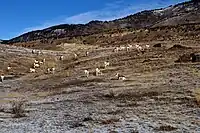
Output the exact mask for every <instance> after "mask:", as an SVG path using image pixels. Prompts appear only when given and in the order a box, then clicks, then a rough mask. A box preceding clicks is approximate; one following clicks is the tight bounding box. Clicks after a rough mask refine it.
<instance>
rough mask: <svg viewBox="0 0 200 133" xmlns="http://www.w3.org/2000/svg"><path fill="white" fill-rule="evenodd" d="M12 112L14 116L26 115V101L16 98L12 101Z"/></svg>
mask: <svg viewBox="0 0 200 133" xmlns="http://www.w3.org/2000/svg"><path fill="white" fill-rule="evenodd" d="M11 113H12V114H14V116H13V117H14V118H20V117H25V116H26V114H25V101H22V100H19V101H18V100H15V101H12V102H11Z"/></svg>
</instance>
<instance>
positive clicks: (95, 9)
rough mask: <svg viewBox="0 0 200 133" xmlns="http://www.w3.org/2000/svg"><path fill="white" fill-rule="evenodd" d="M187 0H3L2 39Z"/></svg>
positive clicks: (121, 15) (111, 17) (117, 16)
mask: <svg viewBox="0 0 200 133" xmlns="http://www.w3.org/2000/svg"><path fill="white" fill-rule="evenodd" d="M183 1H186V0H2V1H1V3H0V4H1V12H0V16H1V20H0V39H10V38H13V37H16V36H18V35H20V34H22V33H25V32H28V31H32V30H37V29H43V28H46V27H49V26H52V25H56V24H62V23H69V24H71V23H75V24H77V23H87V22H89V21H91V20H113V19H116V18H120V17H124V16H127V15H130V14H134V13H136V12H138V11H142V10H146V9H147V10H149V9H155V8H161V7H167V6H169V5H172V4H176V3H180V2H183Z"/></svg>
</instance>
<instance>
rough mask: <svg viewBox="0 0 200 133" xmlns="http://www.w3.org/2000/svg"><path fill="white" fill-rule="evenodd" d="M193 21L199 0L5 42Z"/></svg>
mask: <svg viewBox="0 0 200 133" xmlns="http://www.w3.org/2000/svg"><path fill="white" fill-rule="evenodd" d="M190 23H200V2H199V1H198V0H192V1H189V2H184V3H180V4H177V5H174V6H169V7H167V8H162V9H155V10H149V11H142V12H139V13H136V14H133V15H130V16H127V17H124V18H121V19H117V20H114V21H109V22H107V21H105V22H103V21H91V22H89V23H88V24H77V25H75V24H72V25H69V24H62V25H57V26H53V27H49V28H47V29H44V30H38V31H32V32H28V33H25V34H23V35H21V36H19V37H16V38H13V39H11V40H8V41H6V43H16V42H26V41H33V40H40V39H57V38H64V37H76V36H87V35H91V34H95V33H102V32H105V31H107V30H113V29H121V28H136V29H139V28H150V27H158V26H167V25H178V24H190ZM4 42H5V41H4Z"/></svg>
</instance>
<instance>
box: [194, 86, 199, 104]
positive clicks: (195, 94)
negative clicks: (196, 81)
mask: <svg viewBox="0 0 200 133" xmlns="http://www.w3.org/2000/svg"><path fill="white" fill-rule="evenodd" d="M194 96H195V99H196V102H197V104H198V105H199V106H200V88H197V89H195V90H194Z"/></svg>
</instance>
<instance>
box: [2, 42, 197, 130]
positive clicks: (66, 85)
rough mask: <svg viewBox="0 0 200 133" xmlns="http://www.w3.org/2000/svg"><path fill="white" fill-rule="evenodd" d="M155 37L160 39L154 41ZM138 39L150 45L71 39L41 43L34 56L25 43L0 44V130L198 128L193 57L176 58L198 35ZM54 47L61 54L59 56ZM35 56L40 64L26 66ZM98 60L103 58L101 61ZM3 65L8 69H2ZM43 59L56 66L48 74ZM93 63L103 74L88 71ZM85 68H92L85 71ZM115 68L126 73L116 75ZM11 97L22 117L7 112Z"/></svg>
mask: <svg viewBox="0 0 200 133" xmlns="http://www.w3.org/2000/svg"><path fill="white" fill-rule="evenodd" d="M158 43H160V44H162V46H161V47H153V46H154V45H155V44H158ZM145 44H150V49H149V50H146V51H145V52H144V53H140V52H138V51H137V50H135V49H132V50H130V51H128V52H126V51H120V52H118V53H115V52H113V48H114V47H113V46H110V47H107V48H105V47H104V48H102V47H99V46H87V45H78V44H73V48H72V46H70V45H66V46H63V47H64V49H65V51H50V50H44V51H43V54H42V55H40V56H37V55H35V54H32V53H31V51H32V50H31V49H25V48H20V47H14V46H5V45H0V50H1V52H0V63H1V65H0V66H1V67H0V69H1V70H2V71H1V73H4V74H5V81H4V82H3V83H0V105H1V110H0V129H1V130H0V132H4V133H10V132H15V133H21V132H22V133H23V132H30V133H39V132H49V133H50V132H51V133H52V132H57V133H66V132H77V133H80V132H87V133H89V132H91V133H92V132H95V133H104V132H105V133H107V132H108V133H115V132H116V133H117V132H125V133H137V132H139V133H148V132H150V133H152V132H156V133H157V132H174V133H177V132H195V133H197V132H200V109H199V106H198V104H197V102H196V99H195V93H194V90H195V89H198V88H200V82H199V81H200V64H199V63H192V62H177V63H175V61H176V60H178V58H179V57H180V56H181V55H183V54H190V53H192V52H200V47H199V43H198V41H192V40H187V41H186V40H184V41H160V42H156V41H152V42H147V43H141V44H140V45H142V46H144V45H145ZM175 44H179V45H181V46H185V47H184V48H176V47H173V46H174V45H175ZM189 47H191V48H189ZM86 50H88V51H89V52H90V53H89V55H88V57H86V56H85V51H86ZM73 53H77V54H78V59H77V60H76V59H74V56H73ZM59 55H64V60H63V61H60V60H58V59H59ZM42 58H46V62H45V64H43V65H42V66H41V67H40V68H38V69H36V71H37V72H36V73H29V72H28V71H29V68H30V67H31V65H32V64H33V61H34V59H42ZM104 61H109V62H110V66H109V67H108V68H106V69H104V68H103V63H104ZM7 65H10V66H11V67H12V70H11V71H6V67H7ZM48 67H55V68H56V72H55V74H47V73H46V69H47V68H48ZM96 67H98V68H100V69H101V71H102V72H103V75H100V76H95V68H96ZM85 69H87V70H89V71H90V72H91V74H90V76H89V78H87V77H86V76H85V75H84V70H85ZM117 72H118V73H120V74H123V75H125V76H126V78H127V80H126V81H121V80H117V79H116V77H115V75H116V73H117ZM16 99H18V100H19V99H22V100H25V108H24V109H25V114H26V116H25V117H21V118H14V114H12V111H10V110H11V108H12V106H11V104H10V101H16Z"/></svg>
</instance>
